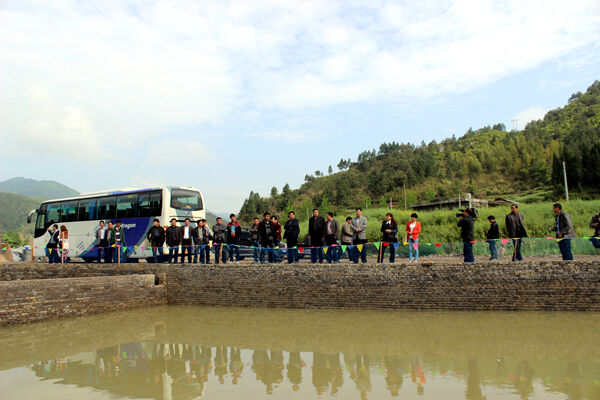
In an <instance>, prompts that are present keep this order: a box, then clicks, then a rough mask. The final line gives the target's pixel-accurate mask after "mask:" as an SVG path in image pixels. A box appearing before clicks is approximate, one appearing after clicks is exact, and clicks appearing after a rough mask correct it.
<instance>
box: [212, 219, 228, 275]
mask: <svg viewBox="0 0 600 400" xmlns="http://www.w3.org/2000/svg"><path fill="white" fill-rule="evenodd" d="M225 244H227V227H226V226H225V225H223V218H221V217H218V218H217V223H216V224H215V225H213V248H214V251H215V264H219V262H223V264H227V258H228V250H227V246H225ZM219 254H220V255H221V259H220V260H219Z"/></svg>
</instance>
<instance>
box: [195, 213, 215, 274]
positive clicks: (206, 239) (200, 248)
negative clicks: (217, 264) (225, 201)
mask: <svg viewBox="0 0 600 400" xmlns="http://www.w3.org/2000/svg"><path fill="white" fill-rule="evenodd" d="M210 238H211V234H210V229H208V226H207V225H206V220H205V219H200V220H198V227H197V228H196V229H195V231H194V245H195V246H196V248H195V249H194V264H196V263H197V262H198V254H200V264H210V246H209V245H208V244H209V243H210Z"/></svg>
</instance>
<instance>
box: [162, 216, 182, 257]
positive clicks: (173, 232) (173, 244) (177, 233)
mask: <svg viewBox="0 0 600 400" xmlns="http://www.w3.org/2000/svg"><path fill="white" fill-rule="evenodd" d="M165 236H166V241H167V246H168V247H169V262H170V263H171V264H172V263H174V262H177V256H178V255H179V245H180V244H181V229H180V228H179V227H178V226H177V220H176V219H175V218H171V226H169V227H168V228H167V232H166V234H165Z"/></svg>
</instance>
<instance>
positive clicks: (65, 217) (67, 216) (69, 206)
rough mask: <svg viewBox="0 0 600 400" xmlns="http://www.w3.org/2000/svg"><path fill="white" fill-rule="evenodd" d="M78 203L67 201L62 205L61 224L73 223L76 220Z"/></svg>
mask: <svg viewBox="0 0 600 400" xmlns="http://www.w3.org/2000/svg"><path fill="white" fill-rule="evenodd" d="M76 211H77V201H76V200H71V201H65V202H63V203H62V208H61V213H60V222H73V221H75V220H76Z"/></svg>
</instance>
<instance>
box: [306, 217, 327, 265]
mask: <svg viewBox="0 0 600 400" xmlns="http://www.w3.org/2000/svg"><path fill="white" fill-rule="evenodd" d="M324 235H325V219H324V218H323V217H321V216H320V215H319V209H318V208H315V209H314V210H313V216H312V217H311V218H310V219H309V220H308V238H309V239H310V246H311V247H313V248H312V249H310V261H311V262H312V263H313V264H314V263H316V262H317V255H318V257H319V263H321V264H322V263H323V249H322V248H321V246H323V236H324Z"/></svg>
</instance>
